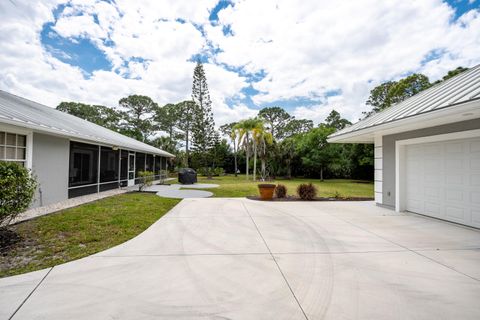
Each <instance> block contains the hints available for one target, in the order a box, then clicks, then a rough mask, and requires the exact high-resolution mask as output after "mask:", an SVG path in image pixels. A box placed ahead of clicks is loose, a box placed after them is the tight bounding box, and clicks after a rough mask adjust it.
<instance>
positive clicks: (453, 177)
mask: <svg viewBox="0 0 480 320" xmlns="http://www.w3.org/2000/svg"><path fill="white" fill-rule="evenodd" d="M479 179H480V176H479ZM479 182H480V181H479ZM445 183H447V184H450V185H451V184H453V185H463V183H464V180H463V175H461V174H451V173H448V174H446V175H445Z"/></svg>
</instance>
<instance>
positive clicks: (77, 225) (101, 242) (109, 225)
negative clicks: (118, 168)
mask: <svg viewBox="0 0 480 320" xmlns="http://www.w3.org/2000/svg"><path fill="white" fill-rule="evenodd" d="M178 202H179V200H175V199H165V198H160V197H157V196H156V195H154V194H147V193H127V194H122V195H118V196H113V197H110V198H105V199H102V200H98V201H95V202H92V203H88V204H84V205H81V206H78V207H75V208H71V209H67V210H63V211H59V212H58V213H54V214H50V215H47V216H43V217H39V218H36V219H33V220H30V221H26V222H22V223H19V224H17V225H14V226H12V227H11V228H10V229H11V230H12V231H14V232H16V233H17V235H19V236H20V237H21V240H20V241H19V242H18V243H17V244H16V245H14V246H13V247H12V248H10V249H5V248H4V249H2V253H1V255H0V277H5V276H10V275H14V274H19V273H24V272H28V271H33V270H38V269H43V268H47V267H51V266H54V265H57V264H60V263H64V262H67V261H71V260H75V259H79V258H82V257H85V256H88V255H91V254H94V253H96V252H99V251H102V250H105V249H108V248H110V247H113V246H115V245H118V244H120V243H123V242H125V241H127V240H129V239H131V238H133V237H135V236H136V235H137V234H139V233H141V232H142V231H143V230H145V229H146V228H148V227H149V226H150V225H151V224H152V223H153V222H155V221H156V220H158V219H159V218H160V217H162V216H163V215H164V214H165V213H167V212H168V211H169V210H170V209H171V208H173V207H174V206H175V205H176V204H177V203H178Z"/></svg>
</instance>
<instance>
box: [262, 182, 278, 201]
mask: <svg viewBox="0 0 480 320" xmlns="http://www.w3.org/2000/svg"><path fill="white" fill-rule="evenodd" d="M275 187H276V185H274V184H271V183H262V184H259V185H258V190H259V191H260V198H261V199H262V200H272V198H273V192H274V191H275Z"/></svg>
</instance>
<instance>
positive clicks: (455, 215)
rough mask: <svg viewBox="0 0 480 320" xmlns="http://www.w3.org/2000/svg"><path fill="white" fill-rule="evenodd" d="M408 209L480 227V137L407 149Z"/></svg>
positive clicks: (410, 146) (405, 168)
mask: <svg viewBox="0 0 480 320" xmlns="http://www.w3.org/2000/svg"><path fill="white" fill-rule="evenodd" d="M404 161H405V166H404V170H405V175H404V177H405V189H404V190H405V193H404V194H405V209H406V210H407V211H410V212H414V213H419V214H423V215H427V216H431V217H435V218H439V219H444V220H448V221H452V222H456V223H460V224H464V225H467V226H473V227H477V228H479V227H480V137H477V138H470V139H461V140H451V141H439V142H431V143H419V144H411V145H406V146H405V158H404Z"/></svg>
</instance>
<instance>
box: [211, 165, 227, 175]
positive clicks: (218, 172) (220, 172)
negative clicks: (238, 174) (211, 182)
mask: <svg viewBox="0 0 480 320" xmlns="http://www.w3.org/2000/svg"><path fill="white" fill-rule="evenodd" d="M213 175H214V176H223V175H225V170H224V169H223V168H218V167H217V168H215V169H213Z"/></svg>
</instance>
